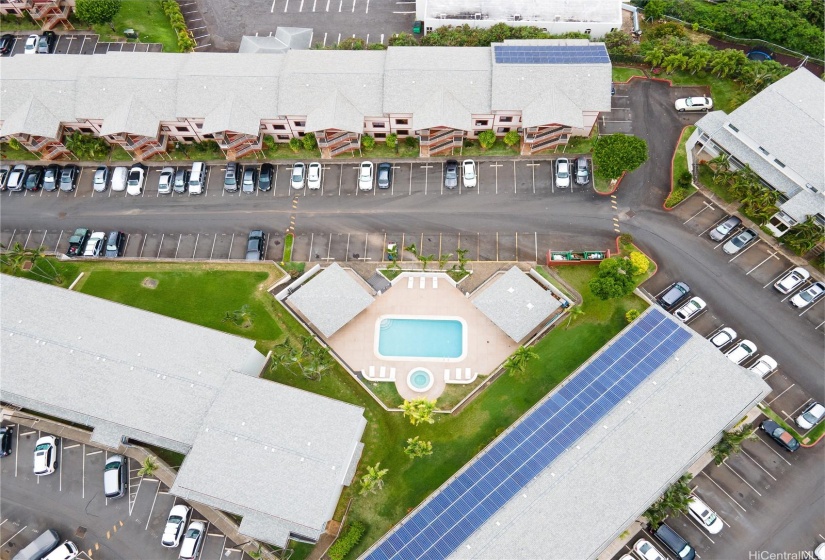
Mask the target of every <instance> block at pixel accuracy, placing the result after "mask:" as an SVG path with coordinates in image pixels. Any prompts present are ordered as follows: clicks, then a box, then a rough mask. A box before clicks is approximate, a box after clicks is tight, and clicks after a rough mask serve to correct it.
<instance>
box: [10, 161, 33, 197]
mask: <svg viewBox="0 0 825 560" xmlns="http://www.w3.org/2000/svg"><path fill="white" fill-rule="evenodd" d="M28 169H29V168H28V167H27V166H25V165H23V164H22V163H19V164H17V165H15V166H14V167H13V168H12V170H11V173H9V180H8V182H7V183H6V188H7V189H9V190H10V191H22V190H23V180H24V179H25V178H26V171H27V170H28Z"/></svg>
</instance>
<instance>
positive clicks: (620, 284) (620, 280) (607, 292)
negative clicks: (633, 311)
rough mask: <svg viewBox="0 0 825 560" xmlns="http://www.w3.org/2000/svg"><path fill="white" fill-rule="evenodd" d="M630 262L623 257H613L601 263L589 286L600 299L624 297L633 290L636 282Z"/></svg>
mask: <svg viewBox="0 0 825 560" xmlns="http://www.w3.org/2000/svg"><path fill="white" fill-rule="evenodd" d="M628 269H629V264H626V263H625V260H624V259H623V258H621V257H611V258H609V259H605V260H603V261H602V262H601V263H599V270H598V271H597V272H596V276H595V277H594V278H593V279H592V280H590V283H589V284H588V287H589V288H590V291H591V292H592V293H593V295H594V296H596V297H597V298H599V299H614V298H620V297H624V296H626V295H627V294H629V293H630V292H632V291H633V288H635V287H636V283H635V282H634V281H633V276H632V274H631V273H630V271H629V270H628Z"/></svg>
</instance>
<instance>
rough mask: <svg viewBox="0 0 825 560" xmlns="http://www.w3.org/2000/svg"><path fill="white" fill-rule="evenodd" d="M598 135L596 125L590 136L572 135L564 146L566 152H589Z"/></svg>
mask: <svg viewBox="0 0 825 560" xmlns="http://www.w3.org/2000/svg"><path fill="white" fill-rule="evenodd" d="M598 137H599V127H598V125H597V126H596V127H595V128H594V129H593V133H592V134H591V135H590V136H573V137H571V138H570V140H569V141H568V142H567V144H566V145H565V146H564V148H563V151H564V153H566V154H589V153H590V152H592V151H593V142H595V141H596V138H598Z"/></svg>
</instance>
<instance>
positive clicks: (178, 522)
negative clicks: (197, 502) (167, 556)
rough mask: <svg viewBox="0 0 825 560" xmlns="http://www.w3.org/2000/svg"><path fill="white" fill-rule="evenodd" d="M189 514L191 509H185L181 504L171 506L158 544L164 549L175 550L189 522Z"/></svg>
mask: <svg viewBox="0 0 825 560" xmlns="http://www.w3.org/2000/svg"><path fill="white" fill-rule="evenodd" d="M191 513H192V508H189V507H186V506H185V505H183V504H178V505H176V506H173V507H172V510H171V511H170V512H169V517H167V518H166V527H164V529H163V536H162V537H161V539H160V544H162V545H163V546H165V547H166V548H177V546H178V545H179V544H180V538H181V537H182V536H183V532H184V530H185V529H186V524H187V523H188V522H189V516H190V515H191Z"/></svg>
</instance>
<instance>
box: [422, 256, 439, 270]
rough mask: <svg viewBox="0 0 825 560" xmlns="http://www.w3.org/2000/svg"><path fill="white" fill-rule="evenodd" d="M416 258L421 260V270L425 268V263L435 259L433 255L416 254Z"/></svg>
mask: <svg viewBox="0 0 825 560" xmlns="http://www.w3.org/2000/svg"><path fill="white" fill-rule="evenodd" d="M418 260H419V261H421V270H427V265H428V264H430V263H431V262H433V261H434V260H435V255H418Z"/></svg>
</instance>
